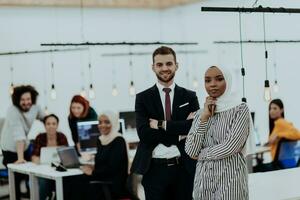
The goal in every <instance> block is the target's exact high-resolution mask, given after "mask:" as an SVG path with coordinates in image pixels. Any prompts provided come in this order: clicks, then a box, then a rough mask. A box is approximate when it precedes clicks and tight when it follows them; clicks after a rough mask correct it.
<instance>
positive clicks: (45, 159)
mask: <svg viewBox="0 0 300 200" xmlns="http://www.w3.org/2000/svg"><path fill="white" fill-rule="evenodd" d="M52 162H60V159H59V156H58V153H57V147H42V148H41V154H40V163H41V164H45V165H50V164H51V163H52Z"/></svg>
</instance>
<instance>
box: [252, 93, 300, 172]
mask: <svg viewBox="0 0 300 200" xmlns="http://www.w3.org/2000/svg"><path fill="white" fill-rule="evenodd" d="M281 139H288V140H300V131H299V130H298V129H297V128H295V127H294V125H293V124H292V123H291V122H288V121H287V120H285V119H284V106H283V102H282V101H281V100H280V99H273V100H272V101H271V102H270V104H269V140H268V142H267V143H266V144H265V146H269V147H270V150H271V157H272V162H271V163H266V164H260V165H257V166H256V167H254V171H255V172H264V171H272V170H276V169H278V167H277V166H276V163H274V159H275V156H276V152H277V148H278V145H279V142H280V140H281Z"/></svg>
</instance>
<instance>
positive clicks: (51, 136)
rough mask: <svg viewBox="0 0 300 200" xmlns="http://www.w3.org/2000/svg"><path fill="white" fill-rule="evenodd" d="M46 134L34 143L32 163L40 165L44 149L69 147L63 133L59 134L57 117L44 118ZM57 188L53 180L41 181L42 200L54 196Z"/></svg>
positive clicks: (42, 134) (39, 136)
mask: <svg viewBox="0 0 300 200" xmlns="http://www.w3.org/2000/svg"><path fill="white" fill-rule="evenodd" d="M43 123H44V126H45V129H46V133H41V134H39V135H38V136H37V137H36V138H35V141H34V145H33V153H32V157H31V160H32V162H34V163H36V164H39V163H40V153H41V148H42V147H56V146H68V141H67V138H66V136H65V135H64V134H63V133H60V132H57V128H58V123H59V119H58V117H57V116H56V115H54V114H50V115H47V116H45V117H44V120H43ZM54 188H55V183H54V181H52V180H47V179H43V178H40V179H39V194H40V199H46V198H47V197H49V196H51V195H52V191H53V190H54Z"/></svg>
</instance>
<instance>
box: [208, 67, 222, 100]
mask: <svg viewBox="0 0 300 200" xmlns="http://www.w3.org/2000/svg"><path fill="white" fill-rule="evenodd" d="M205 89H206V91H207V93H208V95H209V96H211V97H214V98H218V97H220V96H221V95H222V94H224V92H225V90H226V82H225V78H224V75H223V73H222V72H221V71H220V70H219V69H218V68H217V67H210V68H209V69H208V70H207V71H206V73H205Z"/></svg>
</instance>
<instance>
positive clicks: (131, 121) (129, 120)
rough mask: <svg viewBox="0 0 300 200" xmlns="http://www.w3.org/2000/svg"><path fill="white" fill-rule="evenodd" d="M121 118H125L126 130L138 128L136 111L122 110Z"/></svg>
mask: <svg viewBox="0 0 300 200" xmlns="http://www.w3.org/2000/svg"><path fill="white" fill-rule="evenodd" d="M120 119H124V121H125V128H126V130H127V129H135V128H136V122H135V112H134V111H123V112H120Z"/></svg>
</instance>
